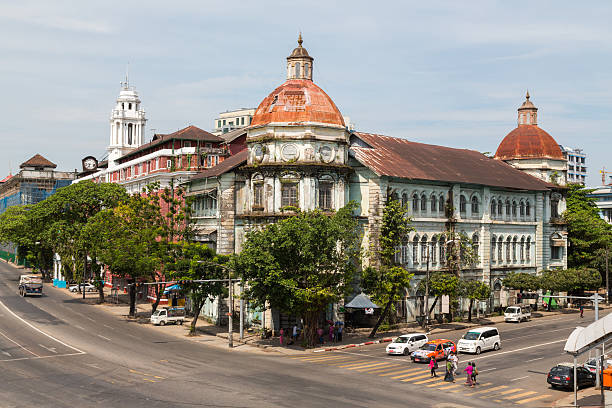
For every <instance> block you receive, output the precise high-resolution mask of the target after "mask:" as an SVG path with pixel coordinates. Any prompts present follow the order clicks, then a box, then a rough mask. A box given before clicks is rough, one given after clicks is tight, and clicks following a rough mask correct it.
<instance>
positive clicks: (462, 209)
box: [459, 194, 467, 214]
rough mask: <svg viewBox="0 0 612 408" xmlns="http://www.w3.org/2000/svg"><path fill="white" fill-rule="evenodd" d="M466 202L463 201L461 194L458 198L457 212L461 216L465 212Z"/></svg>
mask: <svg viewBox="0 0 612 408" xmlns="http://www.w3.org/2000/svg"><path fill="white" fill-rule="evenodd" d="M466 207H467V200H466V199H465V196H464V195H463V194H462V195H461V196H460V197H459V212H460V213H461V214H465V212H466V211H467V208H466Z"/></svg>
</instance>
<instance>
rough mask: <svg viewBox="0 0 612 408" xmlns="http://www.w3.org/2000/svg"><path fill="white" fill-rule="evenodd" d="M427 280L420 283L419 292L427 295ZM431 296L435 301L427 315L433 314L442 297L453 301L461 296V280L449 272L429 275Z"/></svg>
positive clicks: (435, 272) (436, 272) (437, 272)
mask: <svg viewBox="0 0 612 408" xmlns="http://www.w3.org/2000/svg"><path fill="white" fill-rule="evenodd" d="M425 282H426V280H425V279H422V280H421V281H420V282H419V286H418V288H417V292H419V293H425ZM429 294H430V295H433V296H435V297H436V298H435V300H434V302H433V304H432V305H431V307H430V308H429V310H427V311H426V313H428V314H431V312H432V311H433V309H434V307H435V306H436V304H437V303H438V301H439V300H440V297H441V296H448V297H449V298H451V299H453V298H456V297H457V296H458V294H459V278H458V277H457V275H455V274H454V273H452V272H449V271H434V272H432V273H431V274H430V275H429Z"/></svg>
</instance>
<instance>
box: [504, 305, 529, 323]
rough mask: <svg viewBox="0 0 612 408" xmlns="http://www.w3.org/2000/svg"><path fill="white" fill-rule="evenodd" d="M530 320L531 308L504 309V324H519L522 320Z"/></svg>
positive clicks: (514, 307)
mask: <svg viewBox="0 0 612 408" xmlns="http://www.w3.org/2000/svg"><path fill="white" fill-rule="evenodd" d="M530 319H531V308H530V307H529V306H509V307H507V308H506V312H505V313H504V320H505V321H506V322H517V323H520V322H522V321H523V320H524V321H527V320H530Z"/></svg>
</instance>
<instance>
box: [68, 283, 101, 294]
mask: <svg viewBox="0 0 612 408" xmlns="http://www.w3.org/2000/svg"><path fill="white" fill-rule="evenodd" d="M68 290H69V291H71V292H78V291H79V285H78V284H75V285H70V286H69V287H68ZM81 290H84V291H85V292H95V291H96V290H97V289H96V287H95V286H94V285H92V284H91V283H89V282H86V283H81Z"/></svg>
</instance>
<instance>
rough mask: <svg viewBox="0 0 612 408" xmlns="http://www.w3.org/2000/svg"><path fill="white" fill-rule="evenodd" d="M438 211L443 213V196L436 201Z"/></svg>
mask: <svg viewBox="0 0 612 408" xmlns="http://www.w3.org/2000/svg"><path fill="white" fill-rule="evenodd" d="M438 211H439V212H441V213H443V212H444V196H440V199H439V200H438Z"/></svg>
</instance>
